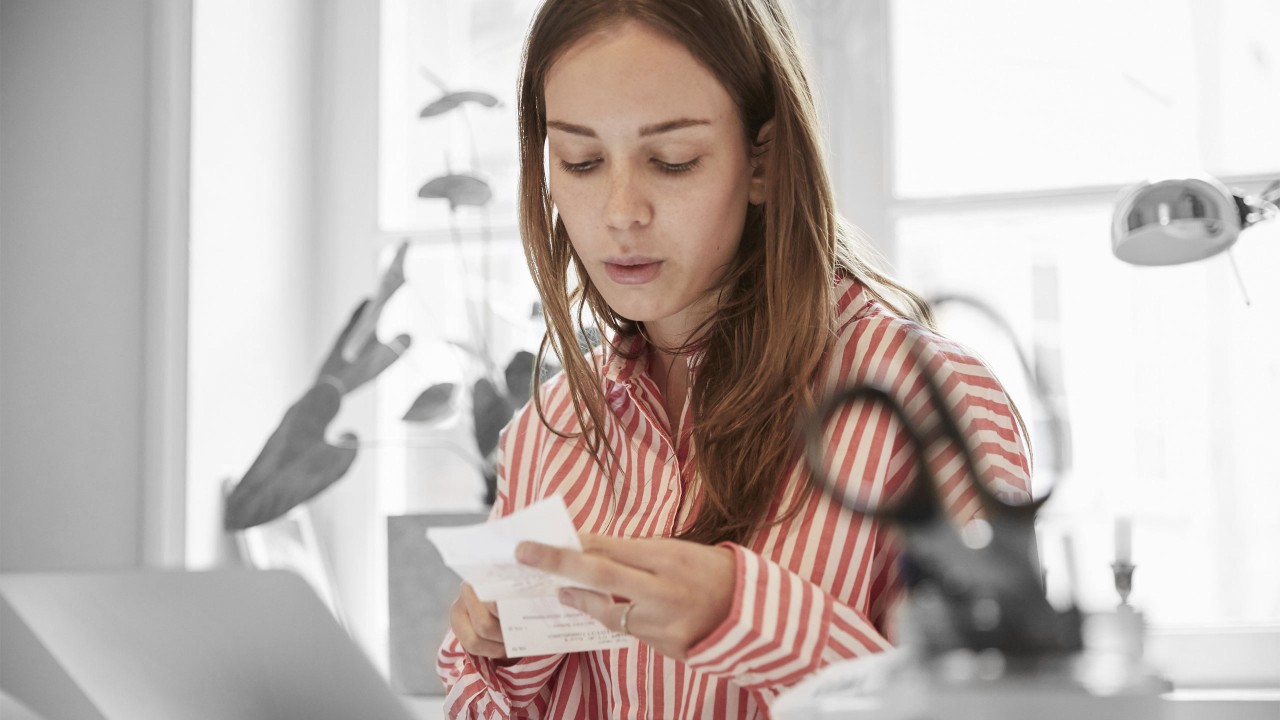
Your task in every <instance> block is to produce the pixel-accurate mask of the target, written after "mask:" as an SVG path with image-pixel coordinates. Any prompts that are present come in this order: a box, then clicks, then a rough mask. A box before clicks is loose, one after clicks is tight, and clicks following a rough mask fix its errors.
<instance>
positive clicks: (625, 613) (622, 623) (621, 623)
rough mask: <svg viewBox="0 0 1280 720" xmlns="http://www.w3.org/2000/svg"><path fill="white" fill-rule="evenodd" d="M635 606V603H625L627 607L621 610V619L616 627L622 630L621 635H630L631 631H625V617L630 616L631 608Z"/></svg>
mask: <svg viewBox="0 0 1280 720" xmlns="http://www.w3.org/2000/svg"><path fill="white" fill-rule="evenodd" d="M635 606H636V604H635V603H633V602H629V603H627V606H626V607H625V608H623V609H622V619H621V620H619V621H618V627H619V628H620V629H621V630H622V634H623V635H630V634H631V631H630V630H628V629H627V616H628V615H630V614H631V608H633V607H635Z"/></svg>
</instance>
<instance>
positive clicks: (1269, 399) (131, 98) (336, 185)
mask: <svg viewBox="0 0 1280 720" xmlns="http://www.w3.org/2000/svg"><path fill="white" fill-rule="evenodd" d="M534 5H535V3H533V2H530V1H529V0H447V1H446V0H381V1H380V2H372V1H370V0H269V1H266V2H264V1H262V0H172V1H168V2H167V1H165V0H152V1H150V2H148V1H147V0H94V1H92V2H90V1H87V0H78V1H77V0H0V239H2V241H3V245H2V246H0V370H2V375H0V571H3V572H18V571H30V570H58V569H100V568H137V567H152V566H154V567H189V568H205V567H211V566H214V565H217V564H220V563H223V562H225V561H226V555H227V551H226V545H227V542H226V541H227V538H226V537H225V535H224V533H223V531H222V529H221V528H222V521H221V517H222V515H221V513H222V494H223V492H224V483H225V482H226V481H227V480H228V479H236V478H239V477H240V476H242V475H243V474H244V473H245V470H246V468H247V467H248V466H249V464H250V463H251V462H252V461H253V460H254V458H255V456H256V455H257V453H258V451H259V450H260V448H261V447H262V445H263V443H264V441H265V439H266V438H267V436H268V435H269V434H270V433H271V432H272V430H273V429H274V428H275V427H276V425H277V423H278V422H279V420H280V417H281V415H282V413H284V411H285V410H286V409H287V408H288V407H289V406H290V404H291V403H293V402H294V401H295V400H296V399H297V398H298V397H299V395H300V394H301V393H302V392H304V391H305V390H306V389H307V388H308V387H310V386H311V383H312V382H313V380H314V379H315V375H316V372H317V370H318V368H319V367H320V363H321V361H322V359H323V358H324V356H325V354H326V353H327V351H328V348H329V347H330V344H331V343H332V341H333V338H334V337H335V336H336V334H337V333H338V331H339V330H340V329H341V328H342V326H343V324H344V323H345V321H346V319H347V317H348V316H349V314H350V312H351V310H352V309H353V308H354V307H355V305H356V303H357V302H358V301H359V300H360V299H361V298H363V297H366V296H369V295H371V294H372V293H373V292H374V290H375V289H376V287H377V283H378V278H379V275H380V272H381V271H382V269H383V268H384V267H386V265H387V264H388V263H389V262H391V259H392V257H393V255H394V253H395V250H396V248H397V247H398V246H399V245H400V244H401V243H403V242H406V241H407V242H408V243H409V251H408V253H407V255H406V258H405V275H406V284H405V286H404V287H403V288H402V289H401V290H400V291H398V292H397V293H396V295H395V296H394V297H393V298H392V299H391V301H390V302H389V303H388V305H387V306H386V309H385V311H384V314H383V317H382V323H381V325H380V329H379V335H380V336H381V337H383V338H384V339H388V338H391V337H394V336H395V335H396V334H397V333H401V332H404V333H408V334H409V335H410V336H412V338H413V345H412V347H411V349H410V350H409V351H408V352H407V353H406V354H405V356H404V357H403V358H402V359H401V360H400V361H399V362H397V363H396V364H395V365H393V366H392V367H391V368H390V369H388V370H387V371H386V372H385V373H383V374H382V375H381V376H379V377H378V379H377V380H376V381H375V382H374V383H372V384H371V385H369V386H366V387H364V388H362V389H360V390H357V391H356V392H354V393H352V394H351V395H349V396H348V397H347V398H345V399H344V401H343V405H342V409H341V412H340V414H339V416H338V417H337V419H336V420H335V421H334V422H333V424H332V425H331V427H330V430H331V431H332V432H334V433H336V432H341V431H347V430H350V431H352V432H354V433H355V434H356V435H357V436H358V437H359V453H358V457H357V459H356V461H355V464H354V465H353V466H352V467H351V469H350V471H349V472H347V473H346V475H345V476H344V477H343V478H342V479H341V480H340V481H338V482H337V483H335V484H334V485H333V486H332V487H331V488H329V489H328V490H326V491H324V492H323V493H322V494H320V495H319V496H317V497H316V498H315V499H314V500H313V501H311V502H310V503H308V505H307V509H308V512H309V516H310V520H309V522H310V524H311V525H312V526H313V528H314V544H315V548H314V550H315V552H316V553H317V554H318V557H320V558H321V559H322V560H323V563H322V565H323V568H324V569H323V581H324V582H326V583H328V584H329V586H330V588H331V589H332V591H333V593H334V595H335V597H337V598H338V599H339V601H340V604H341V606H342V608H343V614H344V615H345V618H346V622H347V626H348V629H349V630H351V632H352V634H353V635H354V636H355V637H356V638H357V639H358V640H359V641H360V643H361V644H362V645H363V646H364V647H365V648H366V650H368V651H369V653H370V655H371V656H372V657H373V658H374V659H375V662H377V663H379V664H380V665H382V666H384V667H385V663H386V660H385V658H386V645H387V637H388V632H389V630H388V627H389V619H388V611H387V604H388V598H387V583H388V580H387V578H388V566H387V557H388V550H387V527H388V518H395V517H400V516H405V515H410V514H423V513H426V514H430V513H446V512H465V511H483V509H484V479H483V475H484V460H485V457H484V451H483V448H480V447H478V446H477V443H476V442H475V440H474V435H475V429H474V428H473V427H472V426H471V420H470V417H471V415H470V409H471V403H472V398H471V397H470V395H469V394H468V393H467V392H466V391H465V389H466V388H469V387H471V386H472V383H474V381H475V380H476V379H477V378H478V377H481V376H484V375H485V374H492V373H493V372H494V370H495V369H497V370H498V371H499V372H501V370H502V368H504V367H505V366H506V365H507V363H508V362H509V361H510V359H511V358H512V357H514V356H515V354H516V353H518V352H519V351H521V350H536V345H537V341H538V338H539V337H540V334H541V329H540V328H541V320H540V316H539V310H538V307H537V304H536V294H535V293H534V291H533V289H532V285H531V283H530V282H529V281H528V279H527V270H526V268H525V264H524V259H523V256H522V254H521V251H520V247H519V242H518V237H517V231H516V229H515V228H516V218H515V180H516V165H515V163H516V157H515V153H516V133H515V107H514V94H515V78H516V71H517V67H518V62H519V53H520V46H519V43H520V39H521V37H522V35H523V33H524V31H525V28H526V27H527V24H528V21H529V18H530V16H531V13H532V11H533V8H534ZM789 5H790V7H791V9H792V11H793V13H794V16H795V18H796V20H797V24H798V27H799V30H800V32H801V36H802V39H803V41H804V43H805V46H806V48H807V52H808V54H809V59H810V62H811V66H812V69H813V71H814V80H815V85H816V88H817V90H818V95H819V102H820V104H821V108H822V112H823V116H824V121H825V123H826V134H827V135H826V140H827V150H828V158H829V162H830V166H831V169H832V173H833V179H834V182H835V185H836V190H837V195H838V199H839V201H840V206H841V208H842V210H843V212H844V214H845V215H846V216H847V217H848V218H849V219H850V220H851V221H852V222H853V223H855V224H856V225H858V226H859V227H860V228H862V229H863V230H864V231H865V232H866V233H867V234H868V235H869V236H870V237H871V238H872V240H873V242H874V243H875V245H876V246H877V247H878V248H879V249H880V251H881V252H882V253H883V254H884V255H885V257H886V258H887V259H888V260H889V262H890V264H891V266H892V267H893V268H894V270H895V271H896V273H897V274H898V275H899V276H900V277H901V279H903V280H904V281H905V282H906V283H907V284H908V285H910V286H912V287H913V288H915V289H917V290H919V291H921V292H922V293H923V294H924V295H926V296H935V295H939V294H943V293H951V294H961V295H965V296H968V297H971V298H976V299H978V300H980V301H982V302H983V303H986V304H987V305H989V306H991V307H993V308H995V309H996V310H997V311H998V312H999V313H1000V314H1001V315H1002V316H1003V317H1004V318H1005V319H1006V320H1007V321H1008V322H1009V324H1010V325H1011V326H1012V328H1013V329H1014V331H1015V334H1016V336H1017V338H1016V339H1017V343H1018V344H1019V345H1020V346H1021V347H1023V348H1024V349H1025V350H1026V351H1027V352H1028V353H1030V354H1031V355H1032V356H1033V357H1034V359H1035V362H1036V364H1037V366H1038V367H1040V368H1041V369H1042V371H1043V373H1044V377H1045V380H1046V383H1047V384H1048V385H1049V387H1050V388H1051V390H1052V392H1053V394H1054V397H1055V398H1056V399H1057V400H1058V402H1059V404H1060V406H1061V407H1062V408H1063V409H1064V415H1065V418H1066V420H1067V422H1068V423H1069V426H1070V428H1071V432H1072V443H1071V447H1070V458H1069V459H1070V463H1069V469H1068V470H1066V471H1065V472H1062V473H1053V472H1049V471H1045V472H1042V473H1041V477H1040V480H1039V481H1038V485H1037V491H1038V492H1041V493H1043V492H1045V491H1046V490H1047V489H1048V488H1049V487H1050V486H1054V487H1055V488H1056V491H1057V497H1056V498H1055V499H1054V500H1053V501H1052V503H1051V504H1050V505H1049V506H1048V508H1047V509H1046V511H1045V513H1044V515H1043V517H1042V521H1041V553H1042V556H1043V560H1044V563H1045V566H1046V568H1047V580H1048V584H1049V587H1050V591H1051V594H1053V595H1055V596H1056V597H1057V598H1058V599H1059V600H1062V601H1064V602H1065V601H1066V599H1069V598H1074V599H1075V600H1076V601H1078V602H1079V603H1081V605H1082V606H1083V607H1084V608H1085V609H1104V608H1110V607H1113V606H1114V605H1115V603H1116V596H1115V591H1114V589H1113V588H1112V575H1111V570H1110V567H1109V565H1110V563H1111V562H1112V560H1113V559H1114V557H1115V552H1116V545H1117V544H1118V541H1119V544H1131V550H1132V561H1133V562H1134V564H1136V566H1137V571H1136V574H1135V576H1134V585H1135V587H1134V594H1133V596H1132V598H1131V601H1132V602H1133V603H1134V604H1135V605H1136V606H1138V607H1139V608H1141V609H1142V610H1143V611H1144V612H1145V613H1146V614H1147V618H1148V620H1149V621H1150V622H1152V623H1153V625H1155V626H1159V627H1166V628H1183V629H1212V628H1223V627H1230V628H1232V632H1235V633H1239V634H1241V635H1242V636H1244V637H1246V638H1249V637H1253V638H1257V637H1262V636H1264V635H1265V636H1267V637H1274V633H1275V632H1276V628H1277V627H1280V572H1278V571H1277V570H1276V567H1277V564H1276V561H1275V559H1274V554H1275V551H1276V549H1277V548H1280V512H1278V511H1277V508H1278V507H1280V470H1278V469H1277V465H1276V462H1275V460H1274V458H1275V450H1274V447H1275V446H1273V445H1271V443H1272V442H1275V438H1276V437H1277V433H1278V432H1280V419H1277V416H1276V413H1275V408H1276V406H1277V403H1280V333H1277V332H1276V328H1280V285H1277V283H1276V282H1275V278H1276V277H1277V274H1278V273H1280V222H1272V223H1270V224H1262V225H1259V226H1258V227H1256V228H1253V229H1251V230H1249V231H1248V233H1246V234H1245V235H1244V237H1243V238H1242V240H1241V241H1240V243H1239V244H1237V245H1236V247H1235V248H1234V249H1233V255H1232V256H1231V257H1228V256H1226V255H1219V256H1216V257H1213V258H1210V259H1208V260H1205V261H1202V262H1198V263H1194V264H1189V265H1182V266H1177V267H1166V268H1137V267H1133V266H1129V265H1125V264H1124V263H1122V262H1120V261H1119V260H1117V259H1115V258H1114V257H1113V256H1112V255H1111V252H1110V245H1109V240H1110V234H1109V233H1110V218H1111V213H1112V210H1113V207H1114V205H1115V203H1116V201H1117V199H1118V197H1119V195H1120V193H1121V192H1122V191H1123V190H1124V189H1125V188H1126V187H1128V186H1130V185H1132V184H1133V183H1135V182H1138V181H1141V180H1144V179H1152V180H1158V179H1161V178H1165V177H1184V176H1190V175H1202V174H1209V175H1212V176H1214V177H1217V178H1218V179H1220V180H1222V181H1223V182H1224V183H1226V184H1227V185H1229V186H1232V187H1237V188H1240V189H1242V190H1243V191H1245V192H1252V193H1257V192H1259V191H1261V190H1262V188H1263V187H1264V186H1265V185H1267V183H1268V182H1270V181H1272V180H1274V179H1276V178H1277V177H1280V133H1278V132H1277V128H1280V33H1278V32H1277V28H1280V4H1277V3H1275V2H1271V1H1270V0H1163V1H1157V0H1076V1H1075V2H1070V3H1067V2H1049V1H1048V0H1036V1H1034V2H1027V1H1026V0H1022V1H1015V0H970V1H969V2H965V3H953V2H945V1H944V0H860V1H858V2H841V1H838V0H827V1H825V2H820V1H817V0H791V1H790V2H789ZM459 93H462V94H461V95H459ZM468 93H470V94H468ZM451 95H452V96H453V97H454V98H455V99H458V102H456V103H455V104H453V105H449V104H448V103H446V104H445V106H441V105H435V106H434V109H433V110H431V111H428V108H429V107H432V105H433V103H437V101H440V100H441V99H442V98H445V97H449V96H451ZM464 99H465V101H463V100H464ZM490 100H492V101H494V102H492V103H491V102H490ZM442 107H443V109H442ZM462 175H465V176H467V177H471V178H474V179H476V180H478V181H479V182H481V183H483V185H484V187H485V188H486V189H487V192H488V195H487V196H482V197H483V199H481V198H480V197H477V196H474V195H473V196H471V199H470V201H467V200H465V199H459V197H458V196H450V195H449V194H448V193H447V192H446V193H441V192H436V191H435V190H431V189H429V188H428V186H429V185H430V184H431V182H432V181H433V180H437V179H439V178H446V177H457V176H462ZM431 187H434V188H439V187H441V186H440V185H438V184H437V185H434V186H431ZM1233 261H1234V263H1235V266H1236V267H1237V268H1238V269H1239V278H1237V273H1236V272H1234V271H1233V269H1232V262H1233ZM1246 293H1247V301H1246ZM939 314H940V318H941V321H942V329H943V331H944V332H945V333H947V334H950V335H953V336H954V337H956V338H958V339H960V340H962V341H963V342H965V343H968V344H969V345H970V346H971V347H972V348H973V349H974V350H975V351H976V352H977V353H978V354H980V355H981V356H983V357H984V358H985V359H987V360H988V362H990V363H991V364H992V365H993V366H994V367H995V369H996V371H997V374H998V375H999V376H1000V377H1001V378H1002V379H1003V380H1004V381H1005V383H1006V385H1007V386H1008V388H1009V390H1010V392H1011V394H1013V396H1014V398H1015V400H1016V401H1017V403H1018V405H1019V407H1020V408H1021V409H1022V412H1023V414H1024V416H1025V417H1026V418H1027V419H1028V421H1029V423H1030V426H1031V430H1032V440H1033V442H1034V443H1035V444H1036V448H1037V453H1038V454H1037V457H1038V459H1040V461H1041V463H1042V465H1041V467H1049V466H1050V464H1051V463H1050V462H1049V458H1052V456H1053V453H1054V450H1053V449H1052V448H1050V447H1049V444H1048V442H1047V441H1046V440H1045V438H1044V437H1043V436H1044V432H1045V431H1044V428H1045V427H1046V423H1047V421H1048V419H1047V417H1046V411H1045V408H1043V407H1040V406H1039V405H1038V403H1037V402H1036V399H1035V397H1034V396H1033V395H1032V394H1031V393H1030V392H1029V391H1028V386H1027V383H1026V380H1025V378H1024V377H1023V376H1022V374H1021V370H1020V368H1019V366H1018V364H1017V359H1016V355H1015V353H1014V351H1013V345H1012V344H1011V343H1010V340H1009V339H1008V338H1007V337H1006V336H1005V335H1004V334H1002V333H1001V332H998V331H997V329H996V328H995V327H994V326H993V325H992V324H991V323H990V322H989V321H988V320H986V319H984V318H983V317H982V316H980V315H977V314H972V313H970V314H966V312H965V310H964V309H963V308H944V309H943V310H941V311H940V313H939ZM440 383H453V384H454V385H455V387H456V388H457V389H458V390H457V391H456V392H455V393H454V394H453V395H451V396H450V400H449V402H448V403H447V406H446V407H445V409H444V410H442V411H441V412H438V413H435V414H433V415H432V416H431V417H430V418H427V419H418V420H406V419H405V415H406V411H407V410H408V409H409V408H410V406H411V405H412V404H413V402H414V399H415V398H416V397H417V396H418V395H419V393H421V392H422V391H423V390H424V389H426V388H428V387H429V386H432V385H436V384H440ZM1118 525H1119V526H1120V527H1122V528H1125V527H1131V528H1132V532H1131V535H1130V534H1129V533H1128V532H1122V533H1121V534H1117V532H1116V530H1115V528H1116V527H1117V526H1118ZM1121 535H1122V537H1121ZM1068 538H1069V543H1068V542H1066V541H1065V539H1068ZM1068 544H1069V545H1070V546H1071V547H1073V548H1074V550H1073V551H1067V550H1065V549H1064V548H1065V547H1066V546H1067V545H1068ZM1068 566H1071V567H1074V575H1075V580H1074V581H1073V582H1069V581H1068V578H1069V577H1070V575H1071V574H1072V573H1070V572H1068V569H1067V568H1068ZM1268 633H1270V634H1269V635H1268ZM1222 661H1223V662H1230V661H1231V658H1230V657H1229V656H1226V655H1224V656H1222ZM1244 661H1245V660H1241V662H1244Z"/></svg>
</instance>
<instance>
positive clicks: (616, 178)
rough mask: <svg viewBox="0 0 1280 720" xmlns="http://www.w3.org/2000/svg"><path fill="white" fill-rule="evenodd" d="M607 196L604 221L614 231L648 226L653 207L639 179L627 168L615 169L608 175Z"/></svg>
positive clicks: (651, 217)
mask: <svg viewBox="0 0 1280 720" xmlns="http://www.w3.org/2000/svg"><path fill="white" fill-rule="evenodd" d="M608 192H609V195H608V197H607V198H605V207H604V221H605V224H606V225H608V226H609V227H610V228H612V229H614V230H631V229H634V228H637V227H643V226H645V225H648V224H649V221H651V220H652V219H653V205H652V204H651V203H650V202H649V198H648V197H647V195H646V193H645V191H644V187H643V185H642V180H641V178H639V177H637V176H636V173H635V172H634V171H632V170H631V169H629V168H624V167H615V168H613V172H611V173H610V174H609V190H608Z"/></svg>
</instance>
